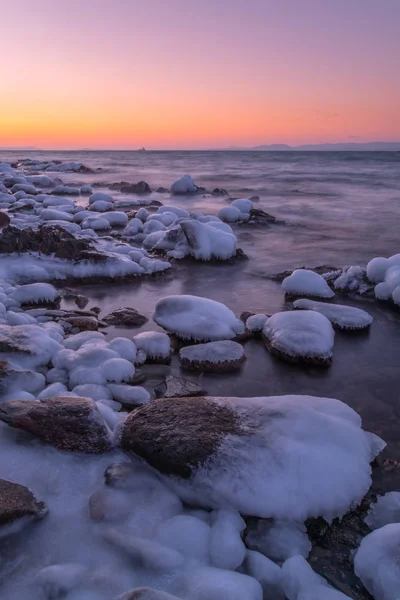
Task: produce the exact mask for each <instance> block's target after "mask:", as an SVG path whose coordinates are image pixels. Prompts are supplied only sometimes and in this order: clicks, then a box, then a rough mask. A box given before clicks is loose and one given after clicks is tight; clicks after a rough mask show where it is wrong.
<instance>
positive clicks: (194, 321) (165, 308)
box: [153, 295, 244, 341]
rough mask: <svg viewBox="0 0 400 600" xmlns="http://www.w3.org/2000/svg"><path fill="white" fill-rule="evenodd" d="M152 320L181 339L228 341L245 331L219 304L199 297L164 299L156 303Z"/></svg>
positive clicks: (225, 308) (238, 321)
mask: <svg viewBox="0 0 400 600" xmlns="http://www.w3.org/2000/svg"><path fill="white" fill-rule="evenodd" d="M153 319H154V321H155V322H156V323H157V324H158V325H160V326H161V327H163V328H164V329H166V330H167V331H169V332H171V333H175V334H176V335H177V336H178V337H180V338H182V339H193V340H197V341H217V340H224V339H225V340H227V339H232V338H234V337H236V335H239V334H242V333H243V332H244V325H243V323H242V321H240V319H238V318H237V317H236V316H235V314H234V313H233V312H232V311H231V310H230V309H229V308H228V307H227V306H225V305H224V304H222V303H221V302H216V301H215V300H210V299H208V298H200V297H198V296H189V295H181V296H167V297H165V298H162V299H161V300H159V301H158V302H157V304H156V308H155V312H154V315H153Z"/></svg>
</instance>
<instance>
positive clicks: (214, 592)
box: [185, 567, 263, 600]
mask: <svg viewBox="0 0 400 600" xmlns="http://www.w3.org/2000/svg"><path fill="white" fill-rule="evenodd" d="M187 591H188V593H190V596H188V595H185V598H189V597H190V600H244V599H246V600H262V598H263V591H262V588H261V585H260V584H259V583H258V581H256V580H255V579H253V577H249V576H248V575H242V574H241V573H235V572H234V571H225V570H223V569H215V568H213V567H202V568H200V569H196V570H194V571H193V572H191V573H189V574H188V586H187Z"/></svg>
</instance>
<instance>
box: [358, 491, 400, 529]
mask: <svg viewBox="0 0 400 600" xmlns="http://www.w3.org/2000/svg"><path fill="white" fill-rule="evenodd" d="M364 520H365V522H366V523H367V525H368V526H369V527H370V528H371V529H378V528H379V527H383V526H384V525H389V524H390V523H400V492H388V493H387V494H385V495H384V496H378V498H377V500H376V502H375V503H373V504H371V508H370V509H369V511H368V514H367V516H366V517H365V519H364Z"/></svg>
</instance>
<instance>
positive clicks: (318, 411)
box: [121, 396, 385, 521]
mask: <svg viewBox="0 0 400 600" xmlns="http://www.w3.org/2000/svg"><path fill="white" fill-rule="evenodd" d="M204 431H207V436H204ZM384 445H385V444H384V442H383V441H382V440H381V439H380V438H377V437H376V436H374V435H373V434H370V433H366V432H364V431H363V430H362V429H361V419H360V417H359V416H358V415H357V413H355V412H354V411H353V410H352V409H351V408H350V407H348V406H347V405H345V404H343V403H342V402H340V401H338V400H334V399H328V398H314V397H311V396H277V397H264V398H241V399H240V398H201V397H199V398H168V399H159V400H152V401H151V402H150V403H149V404H147V405H146V406H144V407H143V408H141V409H140V410H139V411H136V412H135V413H131V414H130V415H129V416H128V417H127V419H126V421H125V424H124V427H123V431H122V436H121V446H122V448H123V449H124V450H125V451H127V452H132V453H134V454H135V455H137V456H140V457H142V458H143V459H144V460H146V461H147V462H148V463H149V464H150V465H151V466H153V467H154V468H156V469H157V470H158V471H159V472H160V473H163V474H165V475H166V476H167V477H166V482H167V483H168V485H169V486H170V487H172V488H173V489H175V491H176V492H177V493H178V494H179V495H180V497H181V498H182V499H183V500H184V501H186V502H188V503H189V504H194V505H196V506H205V507H214V508H225V509H226V508H231V509H234V510H238V511H239V512H241V513H243V514H246V515H253V516H259V517H265V518H275V519H285V520H291V521H304V520H305V519H306V518H308V517H312V516H314V517H317V516H323V517H325V518H327V519H331V518H333V517H334V516H338V515H343V514H344V513H345V512H347V510H348V509H349V508H350V507H351V506H352V505H354V504H356V503H357V502H360V500H361V499H362V497H363V496H364V494H365V493H366V491H367V490H368V489H369V487H370V484H371V467H370V462H371V461H372V460H373V459H374V457H375V456H376V455H377V454H378V453H379V452H380V451H381V450H382V448H383V447H384ZM170 476H172V477H170ZM310 490H312V494H310Z"/></svg>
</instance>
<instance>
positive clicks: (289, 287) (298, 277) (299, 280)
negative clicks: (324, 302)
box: [282, 269, 335, 298]
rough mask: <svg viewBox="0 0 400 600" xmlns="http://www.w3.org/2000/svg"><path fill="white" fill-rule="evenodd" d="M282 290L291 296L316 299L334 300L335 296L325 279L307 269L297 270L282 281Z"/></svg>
mask: <svg viewBox="0 0 400 600" xmlns="http://www.w3.org/2000/svg"><path fill="white" fill-rule="evenodd" d="M282 288H283V290H284V292H285V293H286V294H289V295H291V296H311V297H315V298H333V296H334V295H335V294H334V292H333V291H332V290H331V288H330V287H329V285H328V284H327V283H326V281H325V279H324V278H323V277H322V276H321V275H318V273H314V271H308V270H307V269H296V270H295V271H293V273H292V274H291V275H290V276H289V277H286V278H285V279H284V280H283V281H282Z"/></svg>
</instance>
